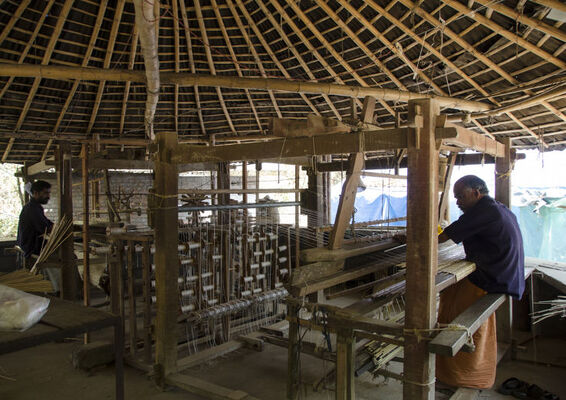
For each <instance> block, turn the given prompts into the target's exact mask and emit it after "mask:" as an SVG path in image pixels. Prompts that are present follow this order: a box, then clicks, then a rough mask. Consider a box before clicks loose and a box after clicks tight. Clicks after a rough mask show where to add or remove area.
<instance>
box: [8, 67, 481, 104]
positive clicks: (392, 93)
mask: <svg viewBox="0 0 566 400" xmlns="http://www.w3.org/2000/svg"><path fill="white" fill-rule="evenodd" d="M12 75H13V76H25V77H38V78H48V79H61V80H66V79H81V80H110V81H128V80H129V81H132V82H145V74H144V73H143V71H129V70H118V69H101V68H81V67H65V66H59V65H49V66H41V65H29V64H28V65H15V64H5V63H0V76H12ZM161 81H162V83H164V84H175V83H178V84H179V85H181V86H193V85H200V86H222V87H228V88H239V89H244V88H247V89H257V90H278V91H283V92H290V93H312V94H322V93H326V94H328V95H336V96H345V97H354V98H363V97H366V96H373V97H375V98H380V99H382V100H386V101H397V102H408V101H409V100H413V99H421V98H434V99H435V100H436V101H437V102H439V104H440V106H441V107H446V108H455V109H459V110H462V111H469V112H478V111H487V110H490V109H491V108H492V107H491V106H490V105H489V104H486V103H481V102H477V101H471V100H465V99H458V98H453V97H447V96H435V95H429V94H422V93H413V92H407V91H402V90H395V89H385V88H380V87H360V86H349V85H336V84H332V83H317V82H302V81H294V80H285V79H273V78H246V77H243V78H240V77H235V76H225V75H216V76H212V75H201V74H198V75H197V74H189V73H183V72H180V73H175V72H163V73H161Z"/></svg>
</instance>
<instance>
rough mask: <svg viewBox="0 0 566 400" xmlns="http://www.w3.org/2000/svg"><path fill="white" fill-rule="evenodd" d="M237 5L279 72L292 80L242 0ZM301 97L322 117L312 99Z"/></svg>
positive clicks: (303, 94) (304, 95)
mask: <svg viewBox="0 0 566 400" xmlns="http://www.w3.org/2000/svg"><path fill="white" fill-rule="evenodd" d="M236 3H237V4H238V7H239V8H240V11H242V14H243V15H244V17H246V19H247V20H248V24H249V25H250V26H251V28H252V30H253V31H254V33H255V35H256V37H257V38H258V39H259V42H260V43H261V45H262V46H263V48H264V50H265V51H266V52H267V54H268V55H269V57H270V58H271V60H272V61H273V62H274V63H275V65H277V68H278V69H279V71H280V72H281V73H282V74H283V76H284V77H285V78H286V79H292V77H291V75H289V73H288V72H287V68H285V67H284V66H283V64H281V62H280V61H279V59H278V58H277V56H276V55H275V54H274V53H273V51H272V50H271V47H270V46H269V44H268V43H267V42H266V41H265V38H264V37H263V33H262V32H261V31H260V30H259V28H258V27H257V24H256V23H255V22H254V20H253V19H252V17H251V16H250V14H249V13H248V10H247V9H246V6H245V5H244V4H243V3H242V1H241V0H236ZM299 95H300V96H301V98H302V99H303V101H304V102H305V103H306V104H307V106H308V107H309V108H310V109H311V111H312V112H313V113H315V114H316V115H320V111H318V109H317V108H316V107H315V106H314V104H313V103H312V102H311V101H310V99H309V98H308V97H307V96H306V94H305V93H299Z"/></svg>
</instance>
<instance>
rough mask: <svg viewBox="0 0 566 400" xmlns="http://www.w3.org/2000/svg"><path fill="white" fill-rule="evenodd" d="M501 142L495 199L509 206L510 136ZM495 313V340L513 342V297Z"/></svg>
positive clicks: (496, 170) (505, 342)
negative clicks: (501, 148)
mask: <svg viewBox="0 0 566 400" xmlns="http://www.w3.org/2000/svg"><path fill="white" fill-rule="evenodd" d="M503 144H504V145H505V156H504V157H497V158H496V159H495V199H496V200H497V201H499V202H500V203H502V204H504V205H505V206H507V207H508V208H511V196H512V191H511V171H512V165H511V164H512V154H511V138H505V139H503ZM495 315H496V316H495V319H496V321H497V322H496V324H497V341H498V342H499V343H504V344H507V345H511V344H512V342H513V299H512V298H511V296H507V301H506V302H505V303H503V304H502V305H501V306H500V307H499V308H498V309H497V311H496V312H495ZM510 354H512V352H510V353H507V355H510Z"/></svg>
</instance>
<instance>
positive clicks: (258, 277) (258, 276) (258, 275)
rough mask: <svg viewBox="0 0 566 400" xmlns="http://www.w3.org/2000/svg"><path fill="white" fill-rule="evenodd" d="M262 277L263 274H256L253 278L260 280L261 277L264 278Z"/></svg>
mask: <svg viewBox="0 0 566 400" xmlns="http://www.w3.org/2000/svg"><path fill="white" fill-rule="evenodd" d="M264 278H265V274H257V275H256V276H255V279H256V280H258V281H260V280H262V279H264Z"/></svg>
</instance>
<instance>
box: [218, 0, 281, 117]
mask: <svg viewBox="0 0 566 400" xmlns="http://www.w3.org/2000/svg"><path fill="white" fill-rule="evenodd" d="M226 4H227V5H228V7H229V8H230V12H231V13H232V17H234V20H235V21H236V25H238V29H239V30H240V32H241V33H242V36H243V37H244V40H245V41H246V45H247V46H248V48H249V49H250V51H251V53H252V56H253V58H254V60H255V63H256V64H257V67H258V69H259V73H260V74H261V76H262V77H264V78H266V77H267V74H266V72H265V68H264V67H263V63H262V62H261V59H260V58H259V54H257V51H256V49H255V46H254V45H253V43H252V41H251V39H250V36H249V35H248V32H247V30H246V27H245V26H244V24H243V23H242V19H241V18H240V15H239V14H238V11H237V10H236V7H235V6H234V3H232V1H231V0H226ZM247 89H249V88H247ZM267 93H268V94H269V98H270V99H271V103H272V104H273V108H274V109H275V113H276V114H277V117H279V118H283V114H281V110H280V109H279V105H278V104H277V100H276V99H275V94H274V93H273V91H272V90H268V91H267Z"/></svg>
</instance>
